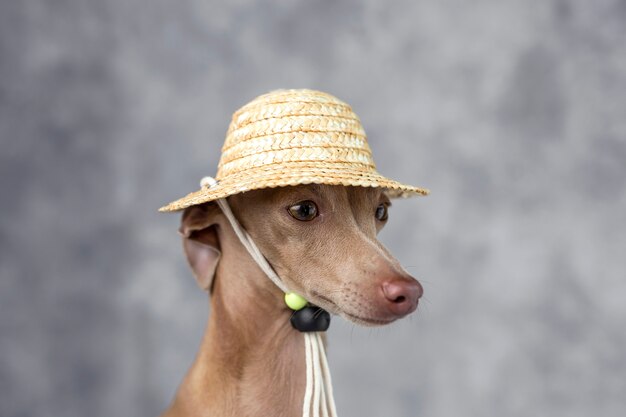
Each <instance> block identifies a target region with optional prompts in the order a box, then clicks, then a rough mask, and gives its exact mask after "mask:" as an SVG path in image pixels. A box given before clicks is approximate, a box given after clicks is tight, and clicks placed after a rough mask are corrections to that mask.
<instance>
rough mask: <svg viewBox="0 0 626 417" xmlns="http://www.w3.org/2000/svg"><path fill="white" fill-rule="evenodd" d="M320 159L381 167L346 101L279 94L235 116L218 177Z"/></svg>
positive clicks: (302, 93)
mask: <svg viewBox="0 0 626 417" xmlns="http://www.w3.org/2000/svg"><path fill="white" fill-rule="evenodd" d="M321 161H323V162H324V163H325V164H329V165H332V164H334V163H337V164H342V165H343V166H345V164H346V163H347V164H358V165H359V166H360V169H362V170H365V171H371V172H373V171H375V169H376V166H375V164H374V160H373V158H372V152H371V149H370V147H369V145H368V143H367V137H366V135H365V131H364V129H363V126H362V125H361V121H360V120H359V118H358V116H357V115H356V114H355V113H354V112H353V111H352V108H351V107H350V106H349V105H348V104H347V103H345V102H343V101H341V100H339V99H338V98H336V97H334V96H332V95H330V94H327V93H323V92H320V91H315V90H307V89H301V90H277V91H272V92H270V93H267V94H264V95H261V96H259V97H257V98H255V99H254V100H252V101H251V102H249V103H248V104H246V105H244V106H243V107H241V108H240V109H239V110H237V111H236V112H235V113H234V114H233V118H232V121H231V123H230V126H229V128H228V132H227V134H226V140H225V142H224V146H223V148H222V156H221V158H220V162H219V165H218V169H217V175H216V178H217V179H218V180H220V179H222V178H225V177H227V176H230V175H236V174H238V173H241V172H243V171H246V170H247V169H249V168H258V167H263V166H265V165H271V166H273V167H274V168H275V165H279V164H281V163H293V162H296V163H319V162H321Z"/></svg>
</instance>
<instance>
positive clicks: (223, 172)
mask: <svg viewBox="0 0 626 417" xmlns="http://www.w3.org/2000/svg"><path fill="white" fill-rule="evenodd" d="M259 100H260V101H259ZM316 100H317V101H316ZM319 100H321V101H324V100H326V101H325V102H324V103H323V104H324V105H325V106H331V107H332V106H334V107H332V108H330V109H328V108H326V109H325V108H323V107H324V106H319V105H318V104H319ZM284 103H287V104H288V105H285V104H284ZM311 103H313V104H312V105H311ZM268 106H269V107H268ZM345 106H347V105H346V104H345V103H343V102H341V101H339V100H338V99H336V98H334V97H332V96H330V95H326V94H325V93H321V92H314V91H312V90H281V91H279V92H274V93H270V94H269V95H265V96H261V98H257V99H256V100H255V101H253V102H252V103H250V104H248V105H246V106H244V107H243V108H242V109H240V110H239V111H238V112H236V113H235V115H234V116H233V123H232V124H231V127H230V128H229V133H228V136H227V139H226V143H225V146H224V149H223V153H222V159H221V161H220V167H219V168H218V178H222V181H221V183H219V184H218V183H216V186H215V187H212V188H211V187H207V188H203V189H202V190H200V191H198V192H196V193H192V194H190V195H188V196H187V197H184V198H183V199H180V200H178V201H176V202H174V203H171V204H170V205H168V206H166V207H164V208H162V210H163V211H175V210H181V209H183V210H184V211H183V215H182V221H181V226H180V234H181V236H182V240H183V248H184V252H185V256H186V258H187V261H188V263H189V265H190V267H191V270H192V272H193V275H194V277H195V279H196V281H197V283H198V285H199V286H200V287H201V288H202V289H204V290H206V291H208V292H209V294H210V304H211V311H210V315H209V319H208V324H207V327H206V330H205V334H204V337H203V339H202V342H201V346H200V349H199V351H198V354H197V356H196V358H195V360H194V362H193V364H192V366H191V368H190V370H189V371H188V373H187V374H186V376H185V378H184V380H183V382H182V384H181V385H180V387H179V389H178V391H177V393H176V396H175V398H174V400H173V402H172V404H171V405H170V407H169V408H168V409H167V410H166V411H165V412H164V414H162V416H163V417H183V416H207V417H208V416H211V417H225V416H251V417H252V416H259V417H260V416H264V417H266V416H276V417H280V416H282V417H295V416H300V415H302V407H303V404H302V398H303V397H304V393H305V388H306V387H305V385H306V381H305V374H306V371H307V369H306V364H305V361H304V360H303V358H304V352H305V341H304V339H303V337H302V335H301V333H300V332H299V331H298V330H296V329H294V327H293V326H292V325H291V324H290V318H291V317H292V316H293V314H294V312H293V310H292V309H290V308H289V307H288V306H287V305H285V302H284V296H285V294H284V293H283V292H282V291H281V290H280V289H279V288H278V287H277V286H276V285H274V283H273V282H272V281H270V280H269V279H268V278H267V276H266V274H265V272H263V270H262V269H261V268H260V267H259V265H258V263H257V262H255V260H254V259H253V258H252V257H251V256H250V254H249V253H248V251H247V250H246V248H245V247H244V245H243V244H242V241H241V240H240V238H239V237H238V236H237V234H236V232H235V230H234V229H233V225H232V223H230V222H229V220H228V219H227V217H226V216H225V214H224V211H223V210H222V209H221V208H220V206H219V205H218V204H216V202H215V201H216V200H217V199H220V198H222V199H227V202H228V205H229V206H230V207H231V208H232V212H233V214H234V216H235V217H236V219H237V220H238V222H239V223H240V224H241V226H242V228H243V229H244V230H245V231H246V232H247V234H248V235H249V236H250V238H251V239H252V240H253V241H254V242H256V245H257V246H258V249H259V250H260V252H261V253H262V254H263V256H264V257H265V259H266V260H267V262H268V263H269V264H270V265H271V267H272V268H273V270H274V271H275V272H276V274H277V275H278V276H279V277H281V279H282V280H283V282H284V284H285V285H286V286H287V287H288V288H289V289H290V290H291V291H293V292H294V293H297V294H299V295H300V296H302V297H303V298H304V299H306V300H307V301H308V302H309V303H311V304H313V305H315V306H318V307H319V308H321V309H324V310H326V311H328V312H329V313H331V314H334V315H337V316H341V317H343V318H345V319H347V320H349V321H351V322H354V323H356V324H359V325H365V326H380V325H385V324H389V323H391V322H393V321H395V320H398V319H400V318H402V317H404V316H406V315H408V314H410V313H412V312H413V311H415V309H416V308H417V306H418V302H419V299H420V297H421V296H422V294H423V289H422V286H421V285H420V283H419V282H418V281H417V280H415V279H414V278H413V277H412V276H410V275H409V274H408V273H407V272H406V271H405V270H404V269H403V268H402V266H401V265H400V263H399V262H398V261H397V260H396V259H395V258H394V257H393V256H392V255H391V254H390V253H389V251H388V250H387V249H386V248H385V247H384V246H383V245H382V244H381V243H380V242H379V241H378V240H377V238H376V236H377V234H378V232H380V230H381V229H382V228H383V227H384V226H385V224H386V223H387V221H388V217H389V208H390V206H391V200H390V197H395V196H398V195H401V194H400V193H402V192H411V193H414V194H420V195H425V194H427V193H428V191H427V190H424V189H420V188H417V187H410V186H403V185H398V184H399V183H395V182H393V181H392V180H387V179H385V178H384V177H382V176H380V175H379V174H377V173H376V172H375V171H374V168H373V162H372V163H371V164H370V165H367V164H366V163H365V162H367V160H366V157H369V158H371V151H370V150H369V147H367V144H366V142H365V141H364V133H363V134H362V135H361V133H360V132H361V130H358V129H357V128H356V127H354V128H353V126H355V125H353V124H351V123H352V122H350V120H357V122H358V119H356V116H350V117H352V119H348V118H347V117H348V116H345V115H344V114H342V115H341V116H337V114H339V113H341V112H345V113H346V114H348V113H347V110H346V107H345ZM320 108H321V110H320ZM259 109H261V110H259ZM294 109H295V110H294ZM347 109H349V107H347ZM322 111H323V112H326V113H328V114H330V116H324V114H322V116H323V117H325V118H323V119H322V120H320V119H319V117H320V116H319V114H320V113H321V112H322ZM254 112H258V114H257V113H254ZM350 112H351V109H350ZM252 113H254V114H252ZM302 113H306V115H305V116H302ZM251 114H252V115H251ZM268 114H269V116H268ZM294 114H295V115H294ZM350 114H351V113H350ZM259 115H260V116H259ZM335 116H337V118H338V119H341V120H340V121H338V122H337V123H336V124H334V123H335V122H334V121H333V119H332V118H334V117H335ZM272 118H275V119H277V120H276V121H274V122H272V123H273V124H269V125H268V124H267V120H268V119H272ZM296 118H298V119H297V120H294V119H296ZM303 118H304V119H303ZM344 119H345V120H348V122H344ZM242 120H243V122H242ZM285 120H287V122H285ZM296 122H297V123H296ZM309 122H310V123H309ZM307 123H309V124H307ZM315 123H317V124H315ZM251 126H252V127H254V128H255V129H256V128H258V129H263V134H261V135H257V136H258V138H257V136H255V135H254V134H250V132H251V131H252V128H251ZM268 126H269V127H268ZM276 126H278V128H276ZM294 126H295V127H294ZM316 126H317V127H318V128H316ZM336 126H339V127H340V128H341V129H343V130H344V131H345V132H344V131H342V132H340V133H341V137H339V139H337V137H334V136H333V135H335V133H336V131H337V127H336ZM358 127H359V128H360V124H358ZM314 128H316V129H317V130H314ZM298 129H299V130H298ZM323 129H327V132H326V131H324V130H323ZM268 130H269V131H271V136H270V137H268V134H267V131H268ZM312 131H313V132H314V135H317V136H312V135H311V134H310V132H312ZM319 132H323V135H322V136H320V134H319ZM280 135H289V137H290V138H291V139H290V140H289V142H288V145H289V146H290V147H282V148H280V147H279V148H278V149H277V150H274V151H267V150H265V149H266V148H264V146H266V145H265V144H266V143H269V145H267V146H270V147H271V146H278V145H276V143H281V146H282V144H283V142H281V137H282V136H280ZM359 135H361V136H362V139H361V136H359ZM319 137H321V138H322V140H328V142H327V146H326V147H322V149H318V148H320V147H316V146H314V145H315V140H314V139H315V138H319ZM325 138H328V139H325ZM346 138H347V139H346ZM352 138H356V139H352ZM338 140H343V141H348V140H349V142H345V143H348V144H349V145H350V146H352V148H353V149H355V151H351V150H350V151H345V150H344V148H345V147H346V146H345V143H344V144H343V145H339V144H337V141H338ZM263 141H265V142H263ZM312 143H313V145H311V144H312ZM325 143H326V142H325ZM294 144H295V145H294ZM328 144H331V145H333V146H335V147H336V149H337V150H336V151H332V153H325V152H327V149H326V148H327V147H328V146H330V145H328ZM246 146H248V148H245V147H246ZM232 149H235V150H236V151H237V152H238V154H237V155H236V156H233V154H232V152H230V151H231V150H232ZM285 149H287V150H288V151H289V152H288V153H287V152H283V151H285ZM303 149H304V150H303ZM233 152H234V151H233ZM268 152H270V153H268ZM281 152H282V153H281ZM346 152H348V153H346ZM349 152H358V153H360V154H358V155H357V156H358V158H360V159H359V161H360V162H359V163H358V164H357V163H352V162H350V161H348V162H346V161H345V159H349V158H350V157H352V156H351V155H352V154H350V153H349ZM251 155H252V156H254V158H251ZM259 155H260V156H259ZM277 155H278V156H280V160H279V161H278V162H277V159H276V158H278V156H277ZM311 155H323V156H324V158H323V159H320V161H321V162H319V164H317V162H315V159H314V157H313V156H311ZM260 157H262V159H259V158H260ZM333 158H335V159H333ZM259 161H261V162H259ZM329 161H330V162H332V163H333V164H334V165H332V166H331V165H329ZM362 161H365V162H362ZM266 162H267V164H266ZM316 164H317V165H316ZM329 166H330V168H329ZM268 172H270V173H271V175H270V174H268ZM329 173H330V174H329ZM357 175H358V176H359V178H358V181H357V180H354V179H353V178H354V177H355V176H357ZM294 178H295V180H294ZM385 181H387V182H385ZM231 184H235V185H231ZM402 187H404V188H402Z"/></svg>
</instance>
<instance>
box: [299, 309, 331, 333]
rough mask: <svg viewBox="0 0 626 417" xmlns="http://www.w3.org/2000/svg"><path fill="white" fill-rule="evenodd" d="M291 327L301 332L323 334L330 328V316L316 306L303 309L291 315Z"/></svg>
mask: <svg viewBox="0 0 626 417" xmlns="http://www.w3.org/2000/svg"><path fill="white" fill-rule="evenodd" d="M291 325H292V326H293V328H294V329H296V330H299V331H301V332H303V333H304V332H325V331H326V330H328V327H329V326H330V314H328V311H326V310H324V309H323V308H320V307H317V306H308V307H304V308H303V309H302V310H298V311H294V313H293V314H292V315H291Z"/></svg>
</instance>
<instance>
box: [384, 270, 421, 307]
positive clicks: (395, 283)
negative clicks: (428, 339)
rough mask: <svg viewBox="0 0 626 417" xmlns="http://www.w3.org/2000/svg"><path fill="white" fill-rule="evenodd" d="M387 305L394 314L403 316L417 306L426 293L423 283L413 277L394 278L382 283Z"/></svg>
mask: <svg viewBox="0 0 626 417" xmlns="http://www.w3.org/2000/svg"><path fill="white" fill-rule="evenodd" d="M381 289H382V293H383V296H384V299H385V307H386V308H387V309H388V310H389V312H390V313H392V314H393V315H394V316H397V317H403V316H406V315H407V314H410V313H412V312H413V311H415V309H416V308H417V303H418V301H419V299H420V297H421V296H422V294H423V293H424V289H423V288H422V285H421V284H420V283H419V282H418V281H417V280H415V279H413V278H408V277H407V278H404V277H403V278H393V279H390V280H387V281H384V282H383V283H382V284H381Z"/></svg>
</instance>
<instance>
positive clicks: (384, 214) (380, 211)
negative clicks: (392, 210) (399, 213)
mask: <svg viewBox="0 0 626 417" xmlns="http://www.w3.org/2000/svg"><path fill="white" fill-rule="evenodd" d="M387 218H389V210H388V208H387V204H385V203H382V204H380V205H379V206H378V207H376V219H377V220H379V221H381V222H384V221H385V220H387Z"/></svg>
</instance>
